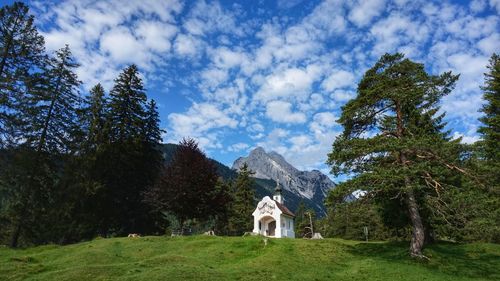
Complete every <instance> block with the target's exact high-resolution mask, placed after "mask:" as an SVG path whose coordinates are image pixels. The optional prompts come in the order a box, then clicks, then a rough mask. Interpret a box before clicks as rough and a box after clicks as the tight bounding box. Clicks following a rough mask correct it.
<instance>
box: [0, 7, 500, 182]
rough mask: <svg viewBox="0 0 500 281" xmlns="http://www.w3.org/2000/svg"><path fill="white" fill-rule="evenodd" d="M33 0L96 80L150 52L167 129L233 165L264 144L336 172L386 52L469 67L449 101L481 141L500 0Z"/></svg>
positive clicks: (153, 85) (465, 128)
mask: <svg viewBox="0 0 500 281" xmlns="http://www.w3.org/2000/svg"><path fill="white" fill-rule="evenodd" d="M2 2H3V4H5V3H12V1H2ZM26 3H27V4H28V5H29V6H30V8H31V11H32V13H33V14H35V16H36V19H37V26H38V27H39V30H40V31H41V33H42V34H43V35H44V37H45V40H46V47H47V50H48V51H49V52H52V51H54V50H57V49H59V48H61V47H64V45H65V44H69V46H70V48H71V50H72V52H73V54H74V56H75V58H76V60H77V61H78V62H79V63H80V67H79V68H78V69H77V74H78V76H79V78H80V80H82V81H83V83H84V86H83V88H82V94H86V93H87V92H88V90H89V89H90V88H91V87H92V86H93V85H95V84H96V83H98V82H100V83H102V84H103V85H104V86H105V88H106V89H107V90H108V91H109V89H111V87H112V85H113V80H114V79H115V78H116V77H117V75H118V73H119V72H120V71H121V70H122V69H123V68H124V67H126V66H127V65H130V64H136V65H137V66H138V67H139V69H140V71H141V73H142V75H143V79H144V83H145V87H146V89H147V94H148V98H151V99H155V100H156V101H157V103H158V105H159V111H160V118H161V127H162V128H163V129H165V130H166V133H165V134H164V136H163V138H164V141H165V142H174V143H176V142H178V141H179V140H181V139H182V138H183V137H193V138H195V139H197V140H198V142H199V144H200V146H201V147H202V148H203V149H204V151H205V152H206V153H207V155H208V156H210V157H212V158H215V159H217V160H219V161H220V162H222V163H224V164H227V165H229V166H231V165H232V162H233V161H234V160H235V159H236V158H238V157H240V156H245V155H247V154H248V152H249V151H250V150H251V149H253V148H255V147H256V146H261V147H263V148H264V149H266V151H276V152H278V153H280V154H282V155H283V156H284V157H285V158H286V159H287V160H288V161H289V162H290V163H291V164H292V165H294V166H295V167H297V168H299V169H304V170H311V169H319V170H321V171H323V172H324V173H328V172H329V168H328V166H327V165H325V161H326V158H327V153H328V152H329V151H330V150H331V145H332V143H333V140H334V139H335V137H336V136H337V135H338V134H340V133H341V132H342V127H341V126H340V125H339V124H337V123H336V120H337V119H338V117H339V116H340V114H341V107H342V105H344V104H345V103H346V102H347V101H348V100H349V99H351V98H353V97H355V95H356V87H357V83H358V82H359V80H360V79H361V77H362V76H363V74H364V72H365V71H366V70H367V69H369V68H370V67H372V66H373V65H374V63H375V62H376V61H377V60H378V59H379V58H380V56H381V55H383V54H384V53H394V52H402V53H404V54H405V55H406V57H408V58H410V59H412V60H414V61H417V62H420V63H423V64H424V65H425V67H426V70H427V71H428V72H429V73H431V74H439V73H442V72H444V71H450V70H451V71H452V72H453V73H456V74H458V73H460V80H459V81H458V83H457V86H456V89H455V90H454V91H453V92H452V93H451V94H450V95H449V96H447V97H446V98H445V99H444V100H443V106H442V110H443V111H444V112H446V114H447V115H446V119H445V120H446V121H447V122H448V125H447V129H449V130H450V131H451V134H452V136H453V137H462V138H463V139H462V141H463V142H467V143H471V142H474V141H477V140H478V138H479V136H478V134H477V133H476V131H477V128H478V126H479V125H480V124H479V122H478V121H477V119H478V118H479V117H480V116H481V113H480V112H478V110H479V109H480V107H481V104H482V103H483V100H482V92H481V89H480V86H481V85H482V84H483V81H484V75H483V74H484V73H485V72H486V71H487V69H486V66H487V64H488V59H489V57H490V56H491V54H492V53H493V52H497V53H498V52H499V51H500V24H499V23H500V17H499V13H500V0H473V1H428V0H425V1H420V0H413V1H407V0H395V1H387V0H366V1H336V0H332V1H301V0H288V1H287V0H267V1H264V0H260V1H258V0H256V1H250V0H242V1H222V0H221V1H205V0H200V1H178V0H165V1H161V0H128V1H122V0H101V1H90V0H78V1H71V0H61V1H36V0H35V1H27V2H26Z"/></svg>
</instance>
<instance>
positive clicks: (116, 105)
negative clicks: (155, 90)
mask: <svg viewBox="0 0 500 281" xmlns="http://www.w3.org/2000/svg"><path fill="white" fill-rule="evenodd" d="M0 47H1V50H2V51H1V53H0V243H1V244H5V245H9V246H10V247H27V246H32V245H41V244H49V243H56V244H69V243H76V242H79V241H85V240H90V239H93V238H95V237H116V236H126V235H127V234H129V233H140V234H141V235H164V234H168V233H170V232H172V231H180V233H181V234H188V233H193V232H194V233H200V232H203V231H206V230H208V229H213V230H214V231H215V232H216V233H217V234H218V235H242V234H243V233H244V232H246V231H250V230H251V229H252V225H253V222H252V219H251V213H252V211H253V210H254V208H255V202H256V201H255V200H256V198H255V191H254V190H253V189H252V186H253V183H252V171H250V170H249V169H247V168H246V167H244V168H243V169H241V170H240V171H239V173H238V176H237V177H236V178H235V179H231V180H225V179H224V178H223V177H222V175H219V174H218V172H217V167H216V165H215V164H214V163H213V161H211V160H209V158H207V156H206V155H205V153H204V152H203V151H202V150H201V148H200V147H199V146H198V144H197V142H196V141H195V140H193V139H190V138H186V139H183V140H182V141H181V142H180V143H179V145H178V146H177V149H176V150H175V152H174V153H173V158H172V159H171V160H170V161H169V162H168V163H165V161H164V160H165V159H164V158H163V157H164V154H163V152H162V136H163V134H168V133H169V132H164V131H162V129H161V128H160V119H159V113H158V108H157V104H156V103H155V101H154V100H151V99H148V96H147V92H146V88H147V87H146V86H145V85H144V83H143V80H142V78H141V74H140V70H139V69H138V67H137V66H136V65H130V66H128V67H126V68H124V69H123V70H122V72H121V73H120V74H119V75H118V76H117V77H116V79H115V80H114V85H113V87H112V88H111V90H110V91H109V92H108V93H106V91H105V89H104V87H103V86H102V85H101V84H97V85H92V86H91V87H92V88H91V90H90V92H88V93H85V92H82V89H83V87H82V82H81V81H79V78H78V77H77V75H76V72H75V71H76V69H77V68H78V64H77V63H76V60H75V58H74V57H73V56H72V53H71V49H70V46H68V45H66V46H61V49H60V50H58V51H57V52H55V53H48V52H47V51H46V50H45V43H44V38H43V36H42V35H41V34H40V32H39V31H38V30H37V27H36V26H35V19H34V17H33V15H31V14H30V12H29V8H28V7H27V6H26V5H25V4H23V3H20V2H15V3H14V4H12V5H7V6H4V7H2V8H1V9H0ZM458 79H459V75H458V74H454V73H451V72H445V73H442V74H438V75H431V74H429V73H427V72H426V70H425V66H424V65H423V64H420V63H417V62H413V61H411V60H409V59H407V58H405V57H404V55H403V54H399V53H396V54H386V55H384V56H382V57H381V58H380V59H379V60H378V62H376V64H375V65H374V66H373V67H372V68H371V69H369V70H367V71H366V73H365V74H364V76H363V78H362V80H361V81H360V82H359V84H358V87H357V96H356V97H355V98H354V99H352V100H350V101H349V102H347V104H345V105H344V106H343V107H342V115H341V116H340V119H339V120H338V122H339V123H340V124H341V125H342V127H343V132H342V134H341V135H340V136H338V137H337V138H336V139H334V140H332V143H333V146H332V149H331V152H330V153H329V154H328V165H330V167H331V170H332V173H333V174H334V175H340V174H348V175H350V178H349V180H347V181H345V182H342V183H340V184H338V186H337V187H336V188H335V189H333V190H332V191H331V192H330V194H329V195H328V198H327V200H326V202H325V204H326V206H327V207H328V214H327V216H326V217H324V218H315V220H314V224H315V228H316V229H318V230H319V231H320V232H321V233H323V235H324V236H326V237H341V238H345V239H354V240H363V239H366V237H365V236H366V233H365V232H364V227H367V228H368V233H369V235H370V236H369V238H370V239H374V240H411V243H410V254H411V255H412V256H415V257H422V256H423V254H422V249H423V247H425V245H427V244H428V243H432V242H433V241H436V240H449V241H456V242H471V241H485V242H495V243H499V242H500V187H499V182H500V173H499V171H500V164H499V159H500V149H499V140H500V120H499V117H498V111H499V98H500V57H499V56H498V55H497V54H492V56H491V59H490V64H489V65H488V73H486V74H485V80H484V85H483V87H482V91H483V92H484V100H485V104H484V106H483V108H482V109H481V111H482V113H483V117H482V118H481V119H480V122H481V124H482V125H481V127H480V129H479V131H478V133H479V134H480V135H481V140H480V141H478V142H476V143H474V144H464V143H462V142H461V140H460V139H452V138H451V136H450V132H449V131H448V130H447V129H446V123H445V122H444V121H443V119H444V117H445V113H443V112H442V111H440V106H441V103H442V98H443V97H444V96H445V95H448V94H451V93H452V92H453V89H454V87H455V84H456V81H457V80H458ZM356 190H363V191H364V195H363V196H361V197H360V198H359V199H358V200H354V201H346V200H345V198H346V196H347V195H349V194H351V193H352V192H354V191H356ZM311 213H313V212H312V211H311V210H306V209H305V207H304V206H303V205H301V206H299V208H298V209H297V210H296V223H295V225H296V233H297V236H299V237H301V236H303V235H304V233H305V230H304V229H305V228H307V227H310V225H309V223H308V222H309V215H311ZM312 216H313V217H314V214H312Z"/></svg>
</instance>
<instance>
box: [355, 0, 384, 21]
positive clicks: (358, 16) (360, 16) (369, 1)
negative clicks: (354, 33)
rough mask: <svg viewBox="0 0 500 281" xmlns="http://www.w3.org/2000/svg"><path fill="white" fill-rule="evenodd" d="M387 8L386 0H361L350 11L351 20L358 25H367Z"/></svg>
mask: <svg viewBox="0 0 500 281" xmlns="http://www.w3.org/2000/svg"><path fill="white" fill-rule="evenodd" d="M384 8H385V0H361V1H356V2H355V3H354V4H353V7H352V9H351V11H350V12H349V16H348V18H349V20H350V21H352V22H353V23H355V24H356V25H357V26H365V25H367V24H369V23H370V22H371V20H372V19H373V18H374V17H376V16H378V15H380V13H381V12H382V11H383V10H384Z"/></svg>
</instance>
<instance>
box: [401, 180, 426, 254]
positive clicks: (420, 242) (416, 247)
mask: <svg viewBox="0 0 500 281" xmlns="http://www.w3.org/2000/svg"><path fill="white" fill-rule="evenodd" d="M406 203H407V205H408V214H409V215H410V219H411V224H412V235H411V242H410V255H411V256H412V257H419V258H421V257H423V255H422V248H423V247H424V243H425V230H424V225H423V223H422V218H421V217H420V212H419V211H418V204H417V200H416V199H415V194H414V193H413V190H412V189H410V190H409V191H408V192H407V194H406Z"/></svg>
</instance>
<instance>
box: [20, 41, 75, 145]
mask: <svg viewBox="0 0 500 281" xmlns="http://www.w3.org/2000/svg"><path fill="white" fill-rule="evenodd" d="M77 67H78V64H77V63H76V62H75V61H74V58H73V57H72V54H71V51H70V49H69V46H68V45H66V47H64V48H62V49H60V50H58V51H57V52H56V53H55V57H52V58H50V59H49V60H48V62H47V64H46V65H45V66H44V69H43V73H42V74H41V76H40V77H39V78H38V79H37V80H36V83H34V84H33V85H31V87H30V90H31V91H30V99H31V102H29V103H26V105H29V106H32V107H31V108H26V109H25V115H24V116H23V118H24V119H25V120H26V123H27V128H26V134H25V136H24V137H25V138H26V142H27V144H28V145H29V146H31V147H33V148H34V149H35V150H36V151H38V152H42V151H45V152H47V151H49V152H63V153H64V152H68V151H71V149H74V147H73V144H74V141H75V138H74V136H75V133H76V132H77V131H78V130H80V128H79V124H78V122H77V121H78V120H77V108H78V107H79V106H80V103H81V99H80V96H79V87H80V84H81V82H80V81H79V80H78V77H77V75H76V73H75V72H74V71H75V69H76V68H77ZM34 82H35V81H34Z"/></svg>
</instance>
